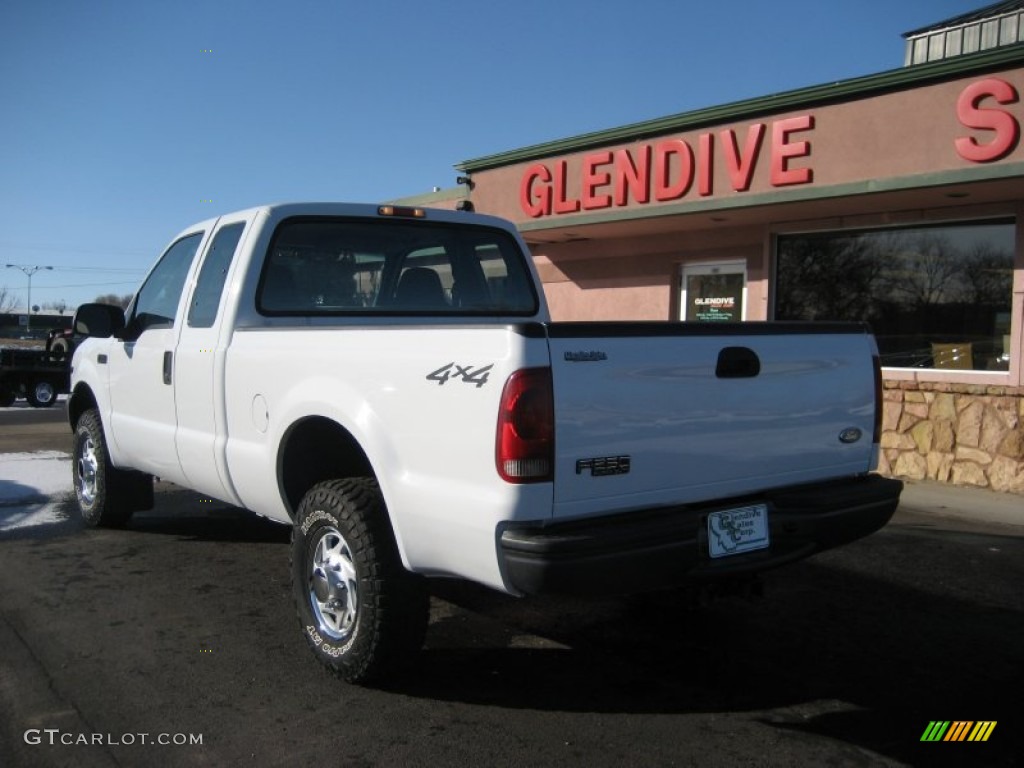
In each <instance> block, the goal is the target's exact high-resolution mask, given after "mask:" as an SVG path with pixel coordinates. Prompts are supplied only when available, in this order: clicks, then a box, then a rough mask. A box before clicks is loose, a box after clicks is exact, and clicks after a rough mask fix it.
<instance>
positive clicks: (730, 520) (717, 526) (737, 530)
mask: <svg viewBox="0 0 1024 768" xmlns="http://www.w3.org/2000/svg"><path fill="white" fill-rule="evenodd" d="M767 547H768V507H767V506H766V505H765V504H754V505H752V506H749V507H739V508H738V509H723V510H722V511H721V512H712V513H711V514H710V515H708V554H709V555H711V557H728V556H729V555H740V554H743V553H744V552H753V551H754V550H757V549H766V548H767Z"/></svg>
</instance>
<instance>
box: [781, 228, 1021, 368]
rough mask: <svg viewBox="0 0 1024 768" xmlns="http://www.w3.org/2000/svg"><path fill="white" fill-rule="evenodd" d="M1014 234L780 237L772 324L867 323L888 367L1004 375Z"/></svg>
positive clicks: (938, 231)
mask: <svg viewBox="0 0 1024 768" xmlns="http://www.w3.org/2000/svg"><path fill="white" fill-rule="evenodd" d="M1014 230H1015V227H1014V223H1013V221H1006V220H1003V221H994V222H983V223H976V224H950V225H943V226H933V227H922V228H915V229H899V230H893V229H887V230H875V231H857V232H830V233H814V234H802V235H781V236H779V238H778V240H777V248H776V259H777V260H776V282H775V319H777V320H864V321H867V322H868V323H870V324H871V328H872V330H873V331H874V333H875V336H876V338H877V339H878V347H879V350H880V352H881V355H882V364H883V365H885V366H888V367H899V368H937V369H958V370H975V371H1005V370H1008V369H1009V366H1010V309H1011V301H1012V285H1013V259H1014Z"/></svg>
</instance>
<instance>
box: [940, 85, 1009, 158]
mask: <svg viewBox="0 0 1024 768" xmlns="http://www.w3.org/2000/svg"><path fill="white" fill-rule="evenodd" d="M989 97H991V98H993V99H995V101H996V103H997V104H1016V103H1017V101H1018V99H1019V96H1018V95H1017V89H1016V88H1014V87H1013V86H1012V85H1010V84H1009V83H1008V82H1006V81H1005V80H1000V79H998V78H995V77H989V78H987V79H985V80H979V81H978V82H976V83H971V84H970V85H968V86H967V87H966V88H964V90H963V92H962V93H961V94H960V98H959V99H957V102H956V116H957V117H958V118H960V122H961V123H963V124H964V125H965V126H967V127H968V128H977V129H980V130H987V131H994V132H995V138H993V139H992V141H989V142H987V143H985V144H981V143H979V142H978V140H977V139H975V138H974V137H973V136H961V137H960V138H958V139H957V140H956V142H955V144H956V151H957V152H958V153H959V154H960V157H962V158H963V159H964V160H970V161H972V162H975V163H988V162H991V161H993V160H999V159H1000V158H1003V157H1005V156H1006V155H1008V154H1009V153H1010V152H1012V151H1013V149H1014V148H1015V147H1016V146H1017V141H1018V140H1019V139H1020V123H1018V122H1017V120H1016V119H1015V118H1014V116H1013V115H1011V114H1010V113H1009V112H1007V111H1005V110H1002V109H983V108H982V107H981V106H979V105H980V103H981V101H982V100H984V99H986V98H989Z"/></svg>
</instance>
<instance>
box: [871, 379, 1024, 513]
mask: <svg viewBox="0 0 1024 768" xmlns="http://www.w3.org/2000/svg"><path fill="white" fill-rule="evenodd" d="M883 406H884V411H883V417H882V419H883V420H882V455H881V457H880V460H879V468H878V469H879V471H880V472H881V473H882V474H887V475H893V476H896V477H905V478H909V479H912V480H924V479H925V478H929V479H932V480H938V481H939V482H942V483H953V484H954V485H970V486H976V487H981V488H991V489H993V490H996V491H1008V492H1011V493H1020V494H1024V387H987V386H984V385H973V384H940V383H926V382H914V381H886V382H885V391H884V403H883Z"/></svg>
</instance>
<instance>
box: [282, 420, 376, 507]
mask: <svg viewBox="0 0 1024 768" xmlns="http://www.w3.org/2000/svg"><path fill="white" fill-rule="evenodd" d="M346 477H374V472H373V467H372V466H371V465H370V460H369V459H367V458H366V454H365V453H364V452H363V449H362V447H360V445H359V443H358V442H357V441H356V439H355V438H354V437H352V434H351V433H350V432H349V431H348V430H347V429H345V428H344V427H342V426H341V425H340V424H338V423H337V422H334V421H331V420H330V419H326V418H320V417H316V418H309V419H303V420H302V421H299V422H297V423H295V424H293V425H292V427H291V428H290V429H289V430H288V432H287V434H286V435H285V438H284V440H283V442H282V446H281V450H280V452H279V454H278V484H279V485H280V487H281V492H282V493H283V494H284V499H285V502H286V504H287V505H288V513H289V514H290V515H291V516H292V517H293V518H294V517H295V510H296V509H298V508H299V503H300V502H301V501H302V497H303V496H305V495H306V491H308V490H309V489H310V488H312V487H313V486H314V485H316V484H317V483H319V482H321V481H323V480H335V479H341V478H346Z"/></svg>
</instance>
